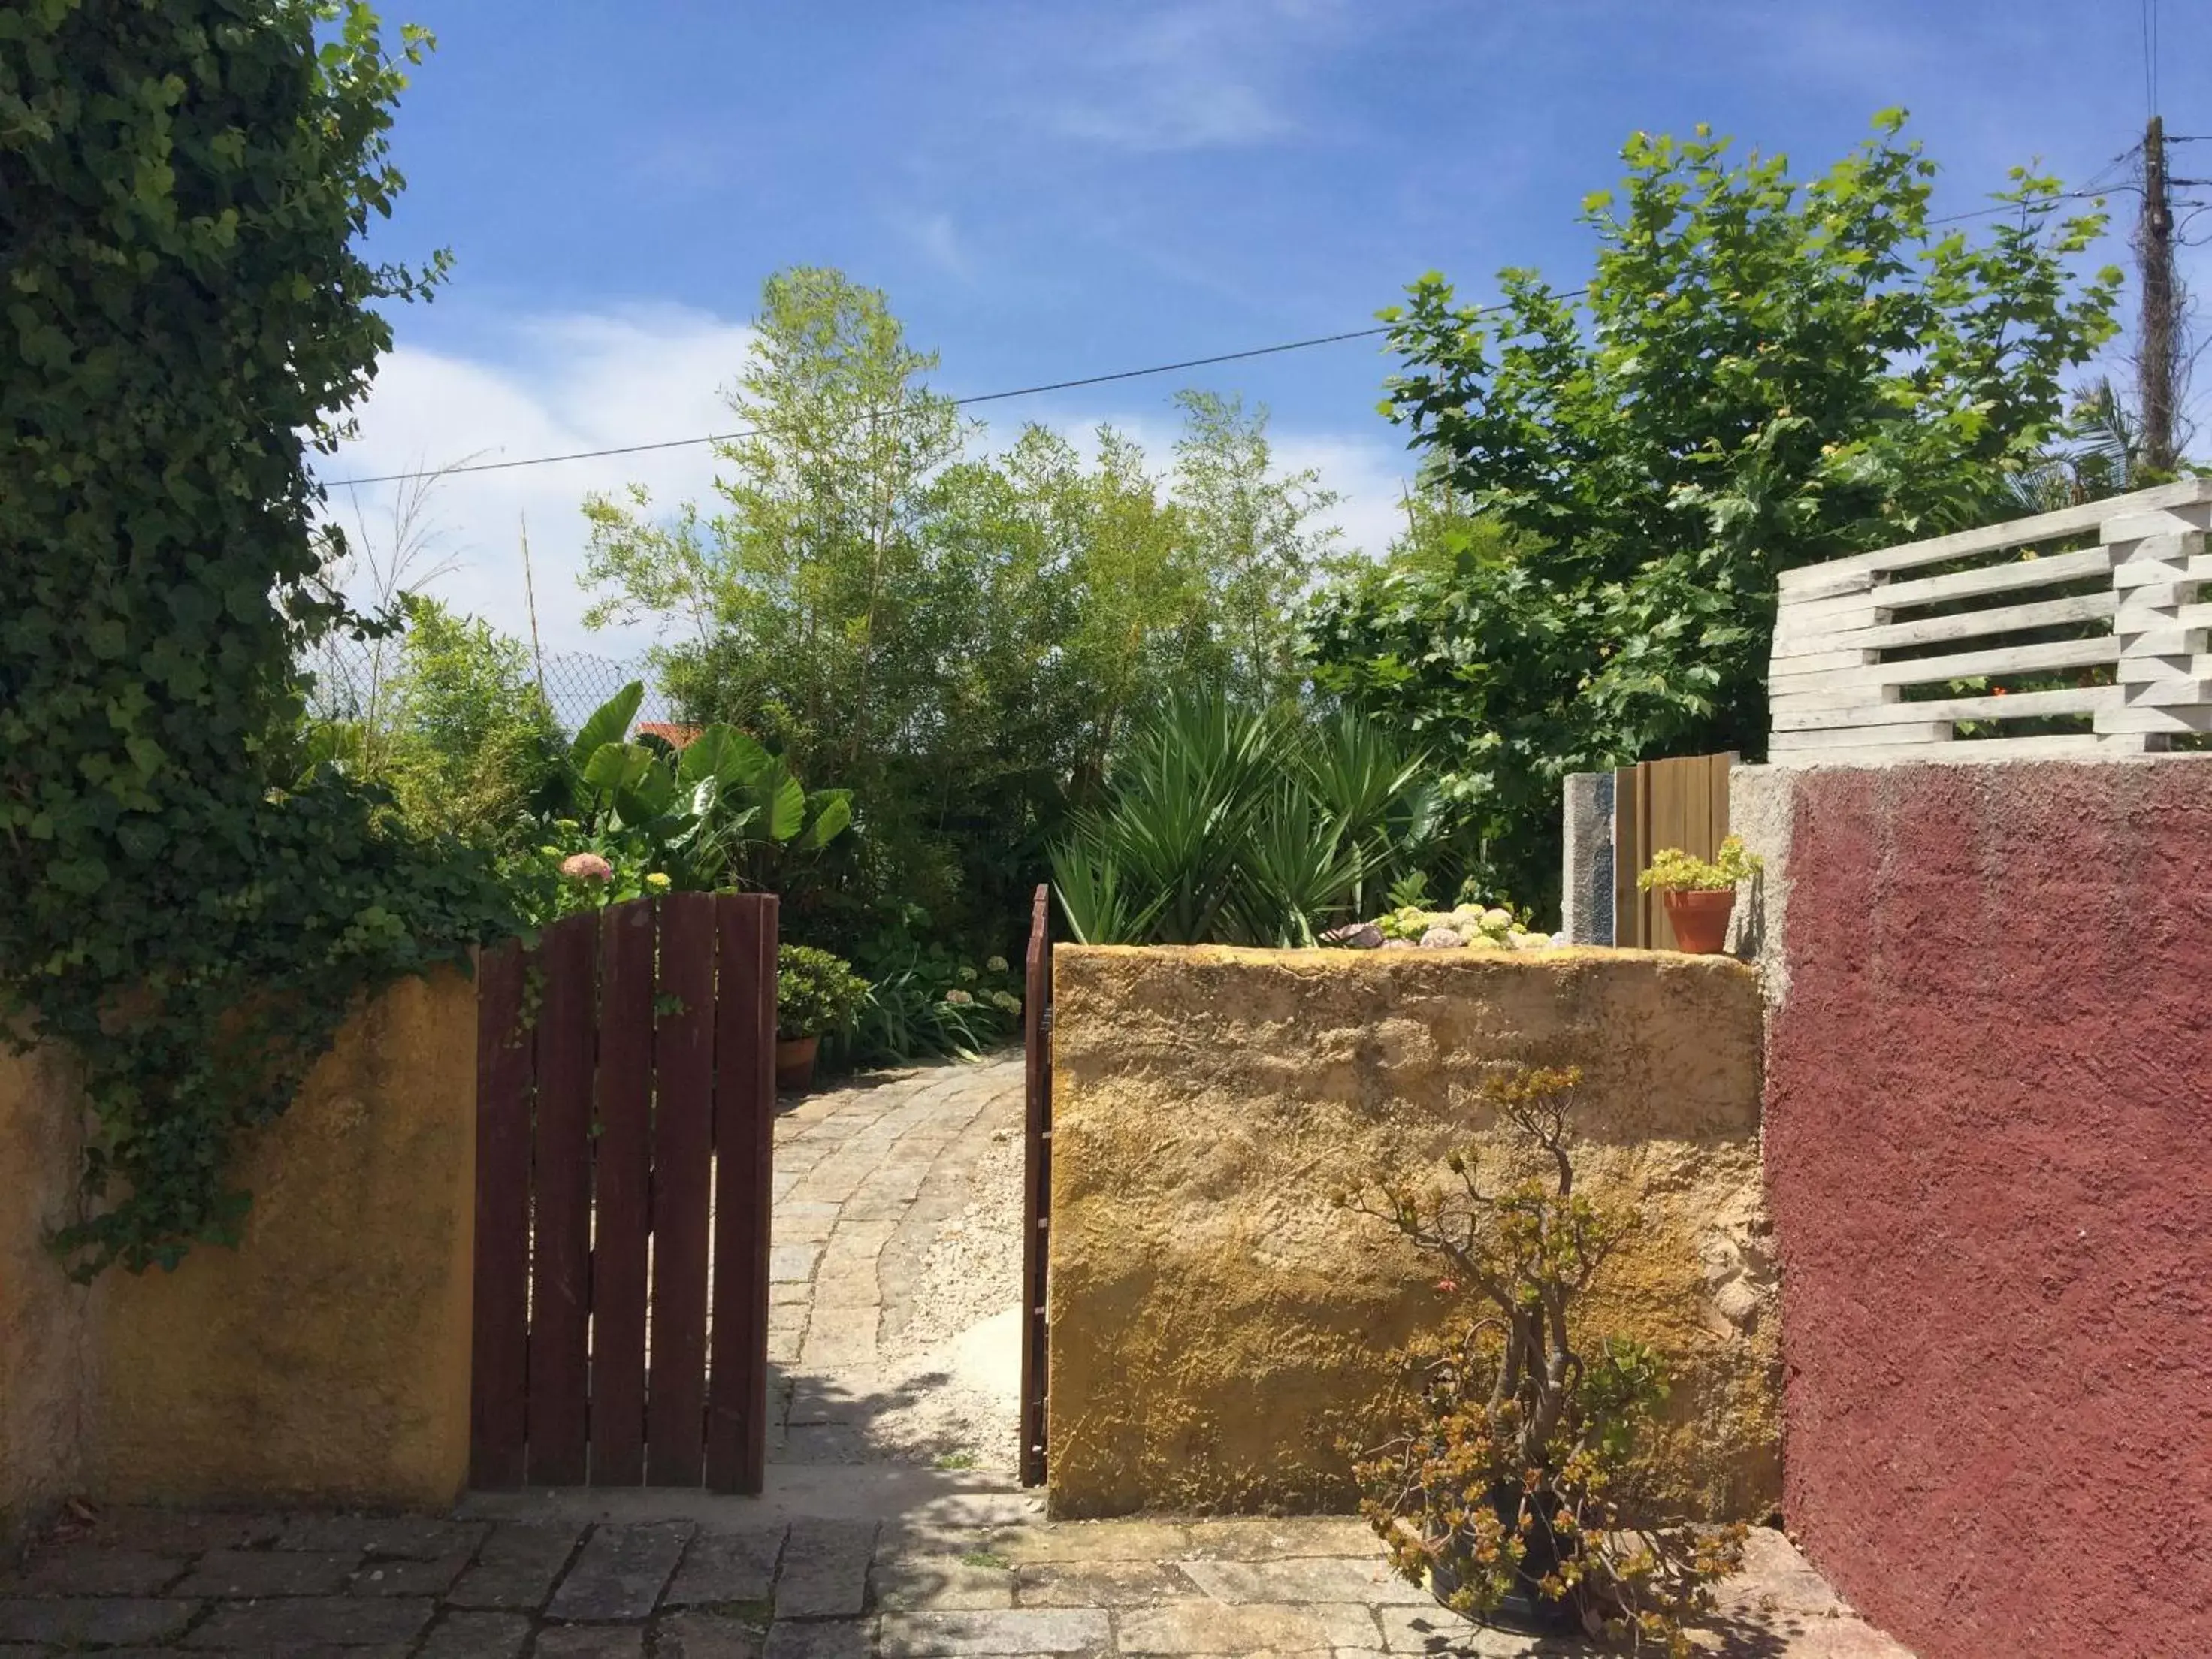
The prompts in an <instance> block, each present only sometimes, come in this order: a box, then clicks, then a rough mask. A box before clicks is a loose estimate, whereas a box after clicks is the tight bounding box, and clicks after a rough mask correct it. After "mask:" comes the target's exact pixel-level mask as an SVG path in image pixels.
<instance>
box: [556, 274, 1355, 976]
mask: <svg viewBox="0 0 2212 1659" xmlns="http://www.w3.org/2000/svg"><path fill="white" fill-rule="evenodd" d="M935 364H936V359H935V358H934V357H933V356H930V355H928V354H927V353H925V352H921V351H919V350H917V349H915V348H914V347H912V346H910V345H909V344H908V343H907V341H906V338H905V336H904V334H903V332H902V330H901V329H900V327H899V325H898V323H897V321H896V319H895V318H894V317H893V316H892V315H891V313H890V309H889V307H888V305H887V303H886V301H885V300H884V296H883V295H881V294H880V293H878V292H876V291H875V290H873V289H866V288H862V287H860V286H858V285H856V284H854V283H851V282H850V281H848V279H847V278H845V277H844V276H842V275H840V274H839V273H837V272H836V271H828V270H799V271H790V272H785V273H782V274H781V275H779V276H775V277H773V278H771V279H770V281H769V283H768V284H767V287H766V289H765V290H764V292H763V304H762V313H761V316H760V318H759V319H758V322H757V338H756V343H755V345H754V348H753V354H752V356H751V358H750V361H749V362H748V363H747V365H746V367H745V369H744V374H743V375H742V377H741V379H740V380H739V382H738V390H737V392H736V394H735V395H734V397H733V398H732V410H733V412H734V414H735V415H736V416H737V417H738V419H739V420H740V421H742V422H744V424H745V425H746V426H747V427H749V428H752V429H753V433H752V435H751V436H749V437H747V438H745V439H744V440H741V441H734V442H732V443H730V444H728V445H726V446H724V447H722V449H721V452H720V458H721V460H722V462H723V469H722V471H721V475H720V477H718V479H717V482H716V485H715V491H716V496H717V501H716V502H715V504H714V510H712V511H711V512H708V511H702V510H701V509H700V508H699V507H696V506H694V505H691V504H686V505H684V507H681V508H679V509H678V510H677V511H676V512H674V513H671V514H666V515H657V514H656V511H655V508H654V504H653V501H651V499H650V498H649V497H648V496H647V495H645V494H644V492H642V491H640V490H633V491H631V492H629V495H628V497H627V498H626V499H624V500H621V501H617V500H613V499H609V498H605V497H595V498H593V499H592V500H591V501H588V502H587V503H586V514H587V515H588V517H589V520H590V525H591V534H592V548H591V555H590V558H589V561H588V562H587V565H586V582H587V583H588V584H589V585H591V586H593V587H595V588H596V589H597V590H598V591H599V599H598V600H597V601H596V602H595V604H594V605H593V607H592V611H591V612H590V613H589V615H590V620H592V621H593V622H595V623H604V622H607V621H612V620H615V619H617V618H620V619H623V620H635V619H641V618H647V617H652V618H656V619H659V620H660V621H662V622H663V623H665V624H666V625H668V626H669V627H670V628H671V630H672V638H671V641H670V642H669V643H668V644H667V645H666V646H665V647H664V649H663V650H662V652H661V653H660V659H659V666H660V669H661V671H662V674H663V677H664V679H665V684H666V685H667V688H668V690H669V691H670V693H671V696H673V697H674V698H675V700H676V701H677V702H678V704H679V706H681V707H682V708H684V710H685V711H686V713H687V714H689V715H690V717H691V718H694V719H696V720H727V721H730V722H732V724H734V725H736V726H740V727H742V728H743V729H744V730H745V731H747V732H751V733H753V734H754V735H756V736H757V737H758V738H760V739H761V740H762V741H763V742H764V743H766V744H769V746H770V747H771V748H773V749H775V750H777V751H778V752H779V753H781V754H782V755H784V756H785V757H787V758H788V759H789V760H790V762H791V763H792V764H793V767H794V768H796V769H798V770H799V771H800V772H801V773H802V774H804V775H806V776H807V777H809V778H811V779H819V780H820V781H823V782H824V783H829V784H835V785H837V786H841V787H845V788H848V789H849V790H850V791H851V792H852V794H853V799H854V824H855V830H856V833H854V835H851V836H845V837H842V838H840V840H839V841H838V842H836V844H835V845H833V846H831V847H830V848H826V849H825V850H824V855H823V858H822V859H821V860H819V861H818V862H817V863H816V864H815V865H813V866H811V879H810V881H809V883H808V884H807V886H806V887H805V889H803V890H797V891H793V890H786V891H785V894H784V899H785V902H786V905H787V908H788V910H789V920H790V921H791V924H792V926H793V927H795V928H799V929H802V930H807V931H811V933H815V934H817V935H818V936H820V937H822V938H823V939H825V940H826V941H827V942H829V943H832V944H834V945H837V946H838V947H839V948H840V949H842V950H844V951H847V952H848V954H858V955H860V956H861V957H863V958H864V959H865V958H866V957H867V955H868V952H869V950H870V945H869V937H870V935H871V933H873V932H874V931H876V930H878V929H880V928H881V927H884V925H885V924H886V923H890V924H891V925H893V926H894V927H905V926H908V925H909V924H911V925H915V926H919V925H920V921H921V917H920V916H919V915H916V913H917V912H919V913H923V914H926V915H927V919H928V923H929V926H930V927H931V928H932V930H933V931H936V932H939V933H951V934H953V935H956V936H957V935H962V934H964V935H966V936H967V938H968V940H969V943H971V944H973V945H975V946H977V947H978V948H979V951H981V950H989V951H998V950H1003V949H1005V948H1006V947H1007V946H1008V945H1010V943H1011V942H1012V937H1013V935H1014V933H1015V932H1016V931H1018V918H1019V917H1020V916H1021V915H1023V914H1024V912H1025V910H1026V906H1027V893H1028V890H1030V888H1031V887H1032V886H1033V885H1034V884H1035V883H1036V880H1037V879H1038V878H1040V876H1041V875H1042V873H1043V872H1044V869H1045V866H1046V860H1045V853H1044V846H1045V842H1046V840H1047V839H1048V836H1050V835H1052V834H1053V833H1054V832H1055V831H1056V830H1057V829H1058V828H1059V826H1060V822H1061V820H1062V818H1063V817H1064V816H1065V814H1066V811H1067V810H1068V806H1069V804H1070V802H1071V801H1075V802H1081V801H1085V800H1088V799H1091V798H1093V797H1095V796H1096V794H1097V792H1098V790H1099V789H1100V787H1102V782H1103V778H1104V777H1105V775H1106V772H1107V769H1108V765H1109V757H1110V756H1111V755H1112V753H1113V751H1114V750H1115V746H1116V744H1118V743H1120V742H1121V740H1122V738H1123V737H1124V735H1125V734H1126V732H1127V731H1128V730H1129V728H1130V726H1131V724H1132V722H1133V721H1134V720H1137V719H1139V718H1140V717H1142V716H1144V715H1146V714H1149V713H1150V712H1152V711H1153V710H1155V709H1157V708H1158V707H1159V706H1160V705H1161V703H1162V702H1164V700H1165V698H1166V696H1168V695H1169V693H1170V691H1171V690H1175V689H1176V688H1178V687H1187V686H1188V685H1189V684H1194V683H1207V684H1219V683H1222V682H1224V681H1229V682H1232V683H1233V684H1236V685H1237V686H1239V687H1243V688H1246V689H1248V690H1252V691H1254V692H1255V693H1256V694H1258V695H1261V696H1265V697H1267V698H1271V699H1278V700H1279V699H1280V698H1282V697H1283V696H1287V695H1289V694H1290V692H1291V690H1292V689H1293V688H1295V687H1296V685H1297V683H1298V678H1299V677H1298V672H1297V667H1296V665H1295V663H1294V662H1293V661H1292V659H1291V655H1290V651H1289V632H1288V616H1289V606H1290V605H1291V603H1292V601H1294V600H1295V599H1296V598H1297V596H1298V594H1299V593H1301V592H1303V591H1304V588H1305V587H1306V586H1308V585H1309V584H1310V580H1311V579H1312V573H1313V572H1314V570H1315V569H1316V567H1317V563H1318V562H1319V561H1320V560H1321V559H1322V557H1324V556H1326V554H1327V551H1328V546H1329V538H1328V535H1327V534H1326V533H1325V532H1321V531H1319V530H1317V529H1316V528H1315V526H1314V524H1313V520H1314V516H1315V515H1316V513H1320V512H1322V511H1323V510H1325V509H1326V507H1328V505H1329V504H1330V502H1331V501H1332V499H1333V498H1331V497H1329V496H1328V495H1327V493H1326V492H1325V491H1322V490H1321V489H1319V488H1318V486H1317V483H1316V480H1315V478H1314V477H1313V475H1312V474H1311V473H1300V474H1297V475H1294V476H1291V477H1282V476H1280V475H1279V473H1278V472H1277V471H1276V470H1275V468H1274V465H1273V457H1272V454H1271V452H1270V449H1269V446H1268V443H1267V435H1266V416H1265V413H1264V411H1261V412H1260V413H1259V414H1256V415H1252V416H1247V415H1246V414H1245V412H1244V411H1243V409H1242V408H1241V407H1240V406H1238V405H1237V404H1235V403H1233V402H1228V401H1225V400H1223V399H1220V398H1212V397H1208V396H1202V395H1197V394H1194V395H1192V396H1190V397H1188V398H1186V400H1185V404H1186V416H1187V428H1186V432H1185V436H1184V440H1183V441H1182V443H1181V444H1180V445H1179V446H1178V448H1177V455H1176V470H1175V474H1174V480H1173V483H1172V486H1171V487H1170V484H1169V482H1168V480H1166V479H1164V478H1162V477H1158V476H1156V475H1155V474H1154V473H1152V471H1150V470H1149V467H1148V464H1147V462H1146V457H1145V455H1144V453H1143V452H1142V451H1141V450H1140V449H1139V447H1138V446H1137V445H1136V444H1135V443H1133V442H1132V441H1130V440H1129V439H1128V438H1127V436H1125V435H1121V434H1120V433H1117V432H1115V431H1114V430H1113V429H1111V428H1104V429H1102V430H1101V431H1100V432H1099V433H1098V434H1097V446H1096V454H1095V456H1094V457H1093V458H1091V459H1089V460H1086V459H1085V456H1084V455H1083V454H1082V453H1080V452H1079V450H1078V448H1077V447H1076V446H1075V445H1074V444H1073V443H1071V442H1070V441H1068V440H1067V439H1066V438H1064V437H1062V436H1060V435H1058V434H1056V433H1054V432H1052V431H1050V430H1048V429H1047V428H1042V427H1039V426H1030V427H1028V428H1024V430H1023V431H1022V432H1021V433H1020V434H1019V435H1018V437H1017V438H1016V440H1015V441H1014V442H1013V443H1012V446H1011V447H1008V448H1007V449H1006V450H1005V451H1004V452H1003V453H996V454H980V455H978V454H972V453H969V452H970V451H971V449H973V448H975V447H977V446H976V445H975V439H976V438H977V436H978V435H979V430H980V428H976V427H975V426H974V425H973V424H971V423H968V422H963V421H961V420H960V419H959V417H958V416H957V411H956V410H954V408H953V406H952V405H951V404H950V403H949V402H948V401H947V400H946V399H945V398H942V397H941V396H939V395H938V394H937V393H934V392H931V391H930V390H929V389H928V387H927V381H926V376H927V374H929V373H930V372H931V371H932V370H933V368H935Z"/></svg>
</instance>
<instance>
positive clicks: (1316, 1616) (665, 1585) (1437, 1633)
mask: <svg viewBox="0 0 2212 1659" xmlns="http://www.w3.org/2000/svg"><path fill="white" fill-rule="evenodd" d="M847 1478H848V1479H850V1477H849V1476H848V1477H847ZM970 1496H971V1497H972V1496H973V1495H972V1494H971V1495H970ZM516 1502H517V1503H518V1504H524V1505H525V1507H526V1509H527V1504H526V1500H516ZM620 1507H622V1508H625V1509H630V1510H635V1509H638V1508H639V1507H640V1506H639V1505H636V1504H629V1505H623V1506H620ZM648 1507H649V1505H648ZM668 1507H670V1508H671V1509H675V1510H689V1511H690V1512H691V1513H690V1514H688V1515H680V1516H672V1517H669V1518H663V1519H659V1520H655V1521H640V1520H634V1519H623V1520H604V1519H603V1520H599V1521H596V1522H594V1521H589V1520H586V1519H585V1518H584V1514H585V1510H583V1509H581V1508H580V1507H579V1506H578V1505H577V1504H576V1503H575V1502H574V1500H573V1499H571V1498H562V1499H559V1500H551V1501H547V1500H539V1502H538V1507H537V1508H536V1510H534V1511H533V1512H532V1518H528V1519H492V1518H466V1516H464V1517H463V1518H455V1519H447V1520H421V1519H377V1518H373V1517H362V1516H296V1517H287V1516H276V1515H265V1516H241V1515H228V1516H177V1515H164V1514H143V1513H142V1514H122V1515H115V1516H105V1517H102V1519H101V1520H100V1523H99V1524H98V1525H97V1526H96V1527H94V1528H92V1529H91V1530H90V1531H89V1532H88V1533H87V1534H83V1535H82V1536H79V1537H77V1538H75V1539H72V1540H70V1541H63V1542H58V1543H54V1544H50V1545H49V1546H47V1547H45V1548H43V1549H42V1550H40V1551H39V1552H38V1553H35V1554H34V1555H33V1557H32V1559H31V1560H30V1562H29V1564H28V1565H27V1567H25V1568H24V1569H22V1570H21V1571H20V1572H18V1573H16V1574H15V1575H14V1576H13V1577H5V1578H0V1659H30V1656H33V1655H37V1656H40V1659H46V1656H52V1655H58V1654H61V1653H64V1652H71V1653H74V1652H80V1651H83V1650H87V1649H94V1648H97V1649H104V1650H106V1651H108V1652H111V1653H115V1654H127V1655H131V1656H137V1659H145V1656H152V1655H156V1654H159V1655H167V1656H188V1655H215V1654H232V1655H240V1656H243V1655H252V1656H256V1659H279V1656H283V1659H339V1656H344V1659H403V1656H404V1659H523V1656H525V1655H532V1656H538V1659H950V1656H960V1655H968V1654H978V1655H994V1656H1006V1659H1018V1656H1042V1655H1097V1656H1104V1655H1124V1654H1126V1655H1155V1656H1165V1655H1200V1654H1205V1655H1223V1656H1228V1655H1237V1656H1248V1659H1289V1656H1310V1659H1385V1656H1401V1655H1415V1654H1423V1655H1456V1656H1469V1659H1536V1656H1553V1655H1561V1656H1564V1655H1569V1654H1577V1653H1581V1652H1583V1651H1584V1650H1583V1649H1581V1648H1580V1647H1577V1646H1573V1645H1568V1644H1556V1643H1543V1642H1534V1641H1531V1640H1528V1638H1522V1637H1517V1636H1513V1635H1510V1634H1508V1633H1505V1632H1489V1631H1480V1630H1476V1629H1474V1628H1473V1627H1472V1626H1468V1625H1466V1624H1465V1623H1463V1622H1462V1621H1461V1620H1458V1619H1456V1618H1454V1617H1453V1616H1452V1615H1450V1614H1449V1613H1443V1612H1442V1611H1441V1610H1440V1609H1438V1608H1437V1607H1436V1606H1435V1604H1434V1603H1433V1602H1431V1601H1429V1600H1428V1599H1427V1598H1426V1597H1425V1596H1424V1595H1422V1594H1421V1593H1420V1592H1419V1591H1418V1590H1416V1589H1413V1587H1412V1586H1410V1585H1407V1584H1406V1583H1402V1582H1401V1581H1399V1580H1397V1579H1395V1578H1394V1577H1391V1576H1390V1574H1389V1572H1388V1571H1386V1570H1385V1569H1384V1568H1383V1565H1382V1563H1381V1561H1380V1559H1379V1558H1378V1556H1377V1554H1376V1551H1375V1548H1374V1547H1373V1540H1372V1537H1371V1536H1370V1534H1369V1533H1368V1532H1367V1530H1366V1528H1364V1526H1362V1525H1360V1524H1359V1523H1358V1522H1352V1521H1341V1520H1328V1519H1317V1520H1294V1521H1264V1520H1229V1521H1188V1522H1182V1521H1175V1522H1170V1521H1154V1520H1146V1521H1121V1522H1111V1521H1109V1522H1061V1523H1055V1524H1049V1525H1048V1524H1042V1523H1040V1522H1036V1521H1034V1520H1030V1521H1020V1522H1011V1523H1010V1522H991V1521H989V1520H987V1519H977V1523H976V1524H973V1525H959V1524H944V1523H942V1522H913V1521H910V1520H902V1519H899V1518H896V1517H894V1518H890V1519H884V1518H880V1517H874V1516H856V1515H849V1514H843V1515H841V1514H801V1515H797V1516H775V1515H772V1514H769V1513H767V1512H766V1508H772V1507H773V1505H769V1506H766V1508H764V1506H763V1505H762V1504H759V1503H757V1502H754V1503H752V1504H750V1505H749V1504H747V1503H744V1502H741V1501H739V1500H734V1499H723V1500H716V1501H714V1502H713V1503H709V1502H708V1501H706V1500H702V1499H692V1500H690V1501H689V1502H678V1503H673V1504H669V1505H668ZM983 1507H984V1508H986V1509H987V1508H990V1507H994V1505H992V1504H985V1505H984V1506H983ZM970 1518H976V1517H974V1516H971V1517H970ZM1753 1540H1754V1542H1753V1569H1754V1570H1753V1571H1752V1572H1750V1573H1748V1574H1747V1575H1746V1576H1745V1577H1743V1578H1742V1579H1740V1580H1738V1581H1736V1582H1735V1583H1734V1584H1733V1585H1732V1586H1731V1590H1730V1595H1729V1600H1728V1605H1727V1607H1726V1608H1725V1610H1724V1613H1723V1618H1722V1620H1720V1621H1719V1624H1718V1626H1717V1632H1715V1633H1713V1634H1712V1635H1711V1636H1710V1637H1709V1638H1708V1643H1709V1644H1710V1646H1711V1650H1714V1651H1717V1652H1721V1653H1724V1654H1728V1655H1734V1656H1741V1659H1911V1656H1910V1655H1908V1654H1906V1653H1905V1650H1904V1649H1902V1648H1899V1647H1898V1646H1897V1645H1895V1644H1893V1643H1890V1642H1888V1641H1887V1640H1886V1639H1885V1638H1882V1637H1881V1636H1879V1635H1877V1634H1876V1633H1875V1632H1873V1631H1871V1630H1869V1628H1868V1627H1867V1626H1865V1625H1864V1624H1863V1623H1862V1622H1861V1621H1859V1620H1857V1619H1855V1618H1853V1617H1851V1616H1850V1613H1849V1612H1848V1610H1847V1609H1845V1608H1844V1607H1842V1605H1841V1604H1840V1603H1838V1601H1837V1600H1836V1599H1835V1597H1834V1596H1833V1595H1832V1594H1830V1593H1829V1591H1828V1589H1827V1588H1826V1585H1824V1584H1823V1583H1821V1582H1820V1578H1819V1577H1818V1576H1817V1575H1815V1574H1814V1573H1813V1572H1811V1571H1809V1570H1808V1569H1807V1568H1806V1567H1805V1565H1804V1564H1803V1562H1802V1559H1800V1558H1799V1557H1798V1556H1797V1554H1796V1551H1795V1550H1793V1549H1792V1548H1791V1547H1790V1544H1789V1542H1788V1541H1786V1540H1785V1539H1784V1538H1783V1537H1782V1535H1781V1534H1779V1533H1772V1532H1761V1533H1759V1534H1754V1535H1753Z"/></svg>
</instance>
